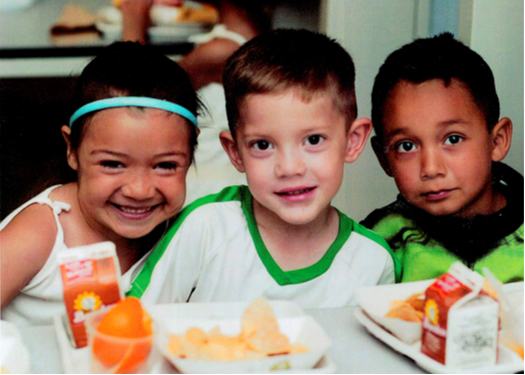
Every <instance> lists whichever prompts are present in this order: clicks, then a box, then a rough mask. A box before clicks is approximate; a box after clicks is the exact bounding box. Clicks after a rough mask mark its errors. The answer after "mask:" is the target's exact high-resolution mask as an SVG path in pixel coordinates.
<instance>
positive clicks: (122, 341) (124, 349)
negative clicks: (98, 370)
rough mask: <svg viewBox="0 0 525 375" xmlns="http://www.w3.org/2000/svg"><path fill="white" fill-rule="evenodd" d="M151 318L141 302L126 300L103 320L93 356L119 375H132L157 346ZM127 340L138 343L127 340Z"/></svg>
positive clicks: (131, 298) (98, 331)
mask: <svg viewBox="0 0 525 375" xmlns="http://www.w3.org/2000/svg"><path fill="white" fill-rule="evenodd" d="M151 322H152V320H151V318H150V317H149V315H148V314H147V313H146V311H144V309H143V308H142V304H141V303H140V300H139V299H138V298H135V297H126V298H125V299H123V300H121V301H119V302H117V303H116V304H115V306H113V307H112V308H111V309H110V310H109V311H108V312H107V313H106V314H105V315H104V316H103V317H102V319H101V320H100V323H99V324H98V326H97V333H98V335H97V336H96V337H95V339H94V341H93V348H92V350H93V354H94V355H95V357H96V358H97V359H98V360H99V361H100V362H101V363H102V364H103V365H104V366H106V367H114V366H117V365H118V367H117V368H116V370H115V373H132V372H134V371H135V369H137V367H138V366H140V365H141V364H142V363H143V362H144V361H146V360H147V358H148V356H149V354H150V352H151V348H152V346H153V336H152V328H151ZM126 339H138V340H135V342H133V341H134V340H126Z"/></svg>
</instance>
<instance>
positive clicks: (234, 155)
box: [220, 131, 246, 173]
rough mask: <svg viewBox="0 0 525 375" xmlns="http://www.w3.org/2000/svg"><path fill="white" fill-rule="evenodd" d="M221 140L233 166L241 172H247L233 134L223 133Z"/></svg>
mask: <svg viewBox="0 0 525 375" xmlns="http://www.w3.org/2000/svg"><path fill="white" fill-rule="evenodd" d="M220 140H221V144H222V148H223V149H224V151H226V153H227V154H228V157H229V158H230V161H231V162H232V164H233V166H234V167H235V168H236V169H237V170H238V171H239V172H241V173H244V172H245V171H246V170H245V169H244V164H243V163H242V159H241V156H240V154H239V148H238V147H237V143H236V142H235V139H233V136H232V134H231V133H230V132H228V131H222V132H221V134H220Z"/></svg>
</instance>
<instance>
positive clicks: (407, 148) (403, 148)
mask: <svg viewBox="0 0 525 375" xmlns="http://www.w3.org/2000/svg"><path fill="white" fill-rule="evenodd" d="M415 149H416V145H415V144H413V143H412V142H401V143H398V144H397V146H396V151H399V152H412V151H414V150H415Z"/></svg>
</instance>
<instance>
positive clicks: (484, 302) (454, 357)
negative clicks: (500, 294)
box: [421, 262, 499, 368]
mask: <svg viewBox="0 0 525 375" xmlns="http://www.w3.org/2000/svg"><path fill="white" fill-rule="evenodd" d="M483 283H484V278H483V276H481V275H479V274H478V273H476V272H474V271H471V270H470V269H469V268H467V267H466V266H464V265H463V264H461V263H459V262H457V263H454V264H453V265H452V266H451V268H450V270H449V271H448V272H447V273H445V274H444V275H442V276H440V277H439V278H438V279H437V280H436V281H435V282H434V283H433V284H432V285H430V286H429V287H428V288H427V290H426V292H425V308H424V318H423V325H422V328H423V334H422V338H421V352H422V353H423V354H426V355H427V356H429V357H431V358H432V359H434V360H435V361H437V362H440V363H442V364H444V365H446V366H451V367H455V368H468V367H481V366H491V365H495V364H496V362H497V355H498V326H499V302H498V301H497V300H495V299H494V298H493V297H491V296H489V295H487V294H486V293H485V292H484V291H482V287H483Z"/></svg>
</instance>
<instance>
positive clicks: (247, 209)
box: [242, 188, 354, 286]
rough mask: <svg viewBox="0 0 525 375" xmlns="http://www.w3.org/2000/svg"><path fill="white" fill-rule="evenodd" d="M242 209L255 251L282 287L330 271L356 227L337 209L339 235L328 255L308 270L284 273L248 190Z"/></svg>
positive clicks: (302, 281) (243, 196)
mask: <svg viewBox="0 0 525 375" xmlns="http://www.w3.org/2000/svg"><path fill="white" fill-rule="evenodd" d="M242 209H243V211H244V215H245V216H246V220H247V221H248V230H249V231H250V234H251V236H252V238H253V242H254V244H255V249H256V250H257V253H258V254H259V258H260V259H261V261H262V263H263V264H264V266H265V267H266V270H267V271H268V273H269V274H270V276H272V278H273V279H274V280H275V281H276V282H277V284H279V285H281V286H282V285H291V284H300V283H304V282H307V281H310V280H313V279H315V278H316V277H319V276H321V275H322V274H323V273H325V272H326V271H328V269H329V268H330V266H331V265H332V262H333V260H334V258H335V256H336V255H337V253H338V252H339V250H341V248H342V247H343V245H344V244H345V243H346V241H347V240H348V238H349V237H350V234H351V233H352V230H353V227H354V222H353V221H352V220H351V219H350V218H349V217H347V216H346V215H343V214H341V212H340V211H339V210H337V209H336V210H337V213H338V215H339V233H338V235H337V238H336V239H335V241H334V242H333V243H332V245H331V246H330V248H329V249H328V251H327V252H326V254H325V255H324V256H323V257H322V258H321V259H320V260H319V261H318V262H317V263H315V264H312V265H311V266H308V267H306V268H302V269H298V270H292V271H283V270H282V269H281V267H279V265H278V264H277V263H276V262H275V260H274V259H273V257H272V255H271V254H270V252H269V251H268V249H267V248H266V245H265V244H264V242H263V240H262V237H261V234H260V232H259V228H258V227H257V223H256V221H255V216H254V214H253V201H252V196H251V194H250V192H249V191H248V189H247V188H246V189H245V190H243V194H242Z"/></svg>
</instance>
